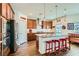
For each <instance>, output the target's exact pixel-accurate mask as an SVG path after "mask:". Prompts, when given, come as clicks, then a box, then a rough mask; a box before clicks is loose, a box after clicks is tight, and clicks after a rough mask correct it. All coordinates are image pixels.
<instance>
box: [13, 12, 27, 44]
mask: <svg viewBox="0 0 79 59" xmlns="http://www.w3.org/2000/svg"><path fill="white" fill-rule="evenodd" d="M21 16H23V17H26V16H25V15H24V14H23V13H21V12H20V11H17V10H15V39H16V42H17V45H20V44H22V43H24V42H27V17H26V20H24V19H21V18H20V17H21Z"/></svg>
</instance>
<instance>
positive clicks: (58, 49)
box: [54, 40, 60, 55]
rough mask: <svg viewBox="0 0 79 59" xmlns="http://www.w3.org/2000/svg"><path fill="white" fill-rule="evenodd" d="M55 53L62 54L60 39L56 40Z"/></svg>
mask: <svg viewBox="0 0 79 59" xmlns="http://www.w3.org/2000/svg"><path fill="white" fill-rule="evenodd" d="M54 53H55V54H56V55H60V41H59V40H54Z"/></svg>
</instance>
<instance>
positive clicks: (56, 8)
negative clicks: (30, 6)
mask: <svg viewBox="0 0 79 59" xmlns="http://www.w3.org/2000/svg"><path fill="white" fill-rule="evenodd" d="M55 8H56V20H57V8H58V5H56V6H55Z"/></svg>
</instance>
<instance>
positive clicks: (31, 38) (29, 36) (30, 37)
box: [27, 33, 36, 41]
mask: <svg viewBox="0 0 79 59" xmlns="http://www.w3.org/2000/svg"><path fill="white" fill-rule="evenodd" d="M27 40H28V41H34V40H36V35H35V33H28V34H27Z"/></svg>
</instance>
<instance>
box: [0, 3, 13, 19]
mask: <svg viewBox="0 0 79 59" xmlns="http://www.w3.org/2000/svg"><path fill="white" fill-rule="evenodd" d="M0 8H1V10H0V11H1V16H3V17H4V18H6V19H8V20H10V19H13V18H14V11H13V9H12V7H11V5H10V4H9V3H0Z"/></svg>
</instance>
